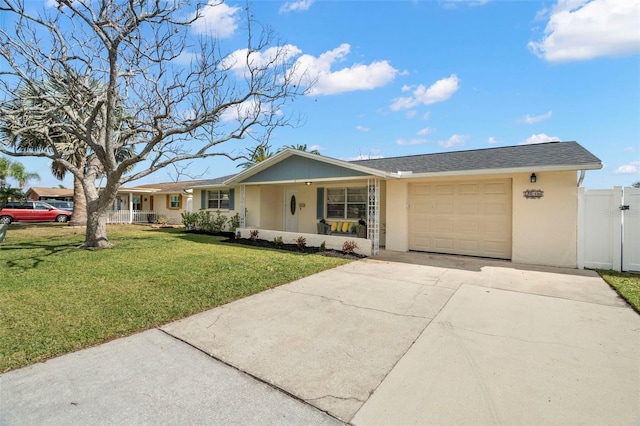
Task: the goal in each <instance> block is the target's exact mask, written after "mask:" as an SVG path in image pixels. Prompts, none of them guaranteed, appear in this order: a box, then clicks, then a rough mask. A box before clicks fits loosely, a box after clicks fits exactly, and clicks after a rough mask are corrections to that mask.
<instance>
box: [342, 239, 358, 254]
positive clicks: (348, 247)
mask: <svg viewBox="0 0 640 426" xmlns="http://www.w3.org/2000/svg"><path fill="white" fill-rule="evenodd" d="M357 248H358V243H356V242H355V241H353V240H349V241H345V242H344V244H342V252H343V253H344V254H353V252H354V250H355V249H357Z"/></svg>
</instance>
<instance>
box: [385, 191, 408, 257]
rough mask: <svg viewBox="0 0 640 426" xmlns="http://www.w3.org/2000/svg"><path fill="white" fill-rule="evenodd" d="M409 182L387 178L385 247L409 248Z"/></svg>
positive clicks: (393, 248) (400, 249)
mask: <svg viewBox="0 0 640 426" xmlns="http://www.w3.org/2000/svg"><path fill="white" fill-rule="evenodd" d="M408 205H409V183H408V182H407V181H406V180H388V181H387V182H386V200H385V208H384V210H385V213H386V218H385V221H384V222H383V223H385V228H386V232H385V237H386V238H385V249H387V250H392V251H408V250H409V209H408Z"/></svg>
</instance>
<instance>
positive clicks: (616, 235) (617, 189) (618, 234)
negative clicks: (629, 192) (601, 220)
mask: <svg viewBox="0 0 640 426" xmlns="http://www.w3.org/2000/svg"><path fill="white" fill-rule="evenodd" d="M611 200H612V203H611V207H610V210H609V211H610V215H611V235H612V238H613V240H612V247H611V250H612V257H611V259H612V263H613V265H612V269H613V270H615V271H621V270H622V211H621V210H620V206H621V205H622V187H621V186H614V187H613V197H612V199H611Z"/></svg>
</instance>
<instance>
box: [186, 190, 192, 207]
mask: <svg viewBox="0 0 640 426" xmlns="http://www.w3.org/2000/svg"><path fill="white" fill-rule="evenodd" d="M186 196H187V207H186V211H187V212H189V213H193V189H189V190H188V191H187V194H186Z"/></svg>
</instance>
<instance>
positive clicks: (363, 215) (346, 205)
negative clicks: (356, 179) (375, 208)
mask: <svg viewBox="0 0 640 426" xmlns="http://www.w3.org/2000/svg"><path fill="white" fill-rule="evenodd" d="M355 189H358V190H361V191H363V194H364V200H362V202H357V203H355V202H349V190H355ZM335 190H342V191H344V215H343V217H335V216H329V204H336V203H329V191H335ZM354 204H358V205H361V208H360V209H359V210H360V211H361V217H348V216H349V205H354ZM324 208H325V213H326V216H327V220H341V221H357V220H359V219H366V216H367V187H366V186H346V187H335V188H326V189H325V202H324Z"/></svg>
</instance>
